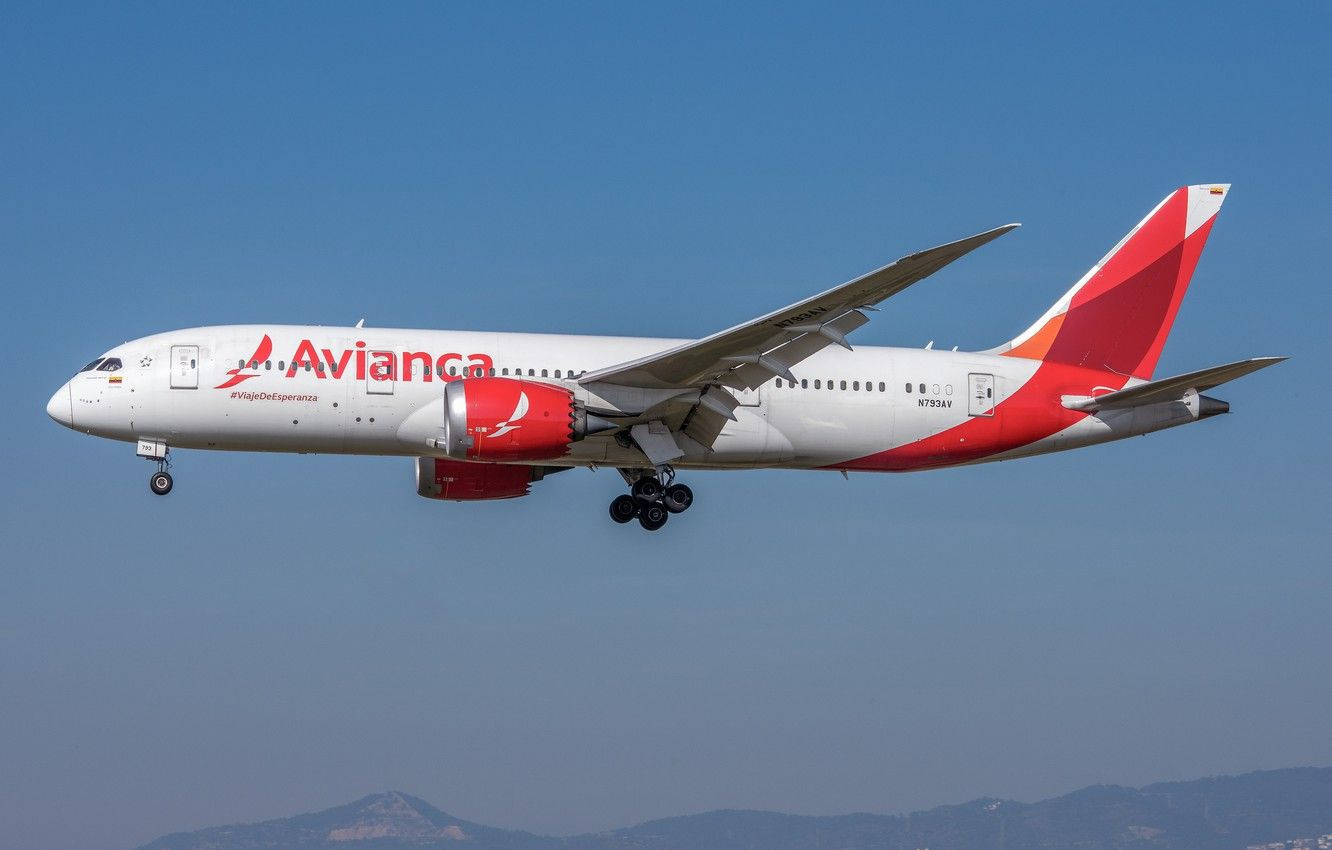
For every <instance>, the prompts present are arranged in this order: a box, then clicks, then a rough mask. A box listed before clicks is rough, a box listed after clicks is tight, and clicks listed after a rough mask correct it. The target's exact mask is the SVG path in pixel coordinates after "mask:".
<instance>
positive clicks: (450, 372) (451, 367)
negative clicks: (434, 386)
mask: <svg viewBox="0 0 1332 850" xmlns="http://www.w3.org/2000/svg"><path fill="white" fill-rule="evenodd" d="M453 370H454V367H453V366H450V367H449V374H450V375H452V374H454V371H453Z"/></svg>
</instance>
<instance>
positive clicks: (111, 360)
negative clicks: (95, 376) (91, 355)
mask: <svg viewBox="0 0 1332 850" xmlns="http://www.w3.org/2000/svg"><path fill="white" fill-rule="evenodd" d="M119 369H120V358H119V357H108V358H106V359H105V360H103V361H102V365H101V366H98V367H97V371H99V372H115V371H118V370H119Z"/></svg>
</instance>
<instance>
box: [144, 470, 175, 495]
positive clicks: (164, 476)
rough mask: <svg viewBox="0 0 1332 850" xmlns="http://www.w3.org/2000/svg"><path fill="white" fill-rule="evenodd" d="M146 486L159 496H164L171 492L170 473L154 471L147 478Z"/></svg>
mask: <svg viewBox="0 0 1332 850" xmlns="http://www.w3.org/2000/svg"><path fill="white" fill-rule="evenodd" d="M148 488H149V489H150V490H152V491H153V492H154V493H156V494H157V495H159V496H165V495H166V494H167V493H170V492H171V473H169V472H154V473H153V475H152V477H151V478H149V479H148Z"/></svg>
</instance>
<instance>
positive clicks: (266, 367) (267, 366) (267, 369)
mask: <svg viewBox="0 0 1332 850" xmlns="http://www.w3.org/2000/svg"><path fill="white" fill-rule="evenodd" d="M264 371H265V372H271V371H273V361H272V360H265V361H264Z"/></svg>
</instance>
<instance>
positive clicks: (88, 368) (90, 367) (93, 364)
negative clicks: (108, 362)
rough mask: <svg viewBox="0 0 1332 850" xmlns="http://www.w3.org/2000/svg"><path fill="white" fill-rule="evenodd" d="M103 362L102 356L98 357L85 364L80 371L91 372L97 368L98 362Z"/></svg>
mask: <svg viewBox="0 0 1332 850" xmlns="http://www.w3.org/2000/svg"><path fill="white" fill-rule="evenodd" d="M101 362H102V358H101V357H98V358H97V359H96V360H94V361H93V362H91V363H89V364H88V365H87V366H84V367H83V368H82V369H80V370H79V371H80V372H91V371H92V370H94V369H96V368H97V364H98V363H101Z"/></svg>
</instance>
